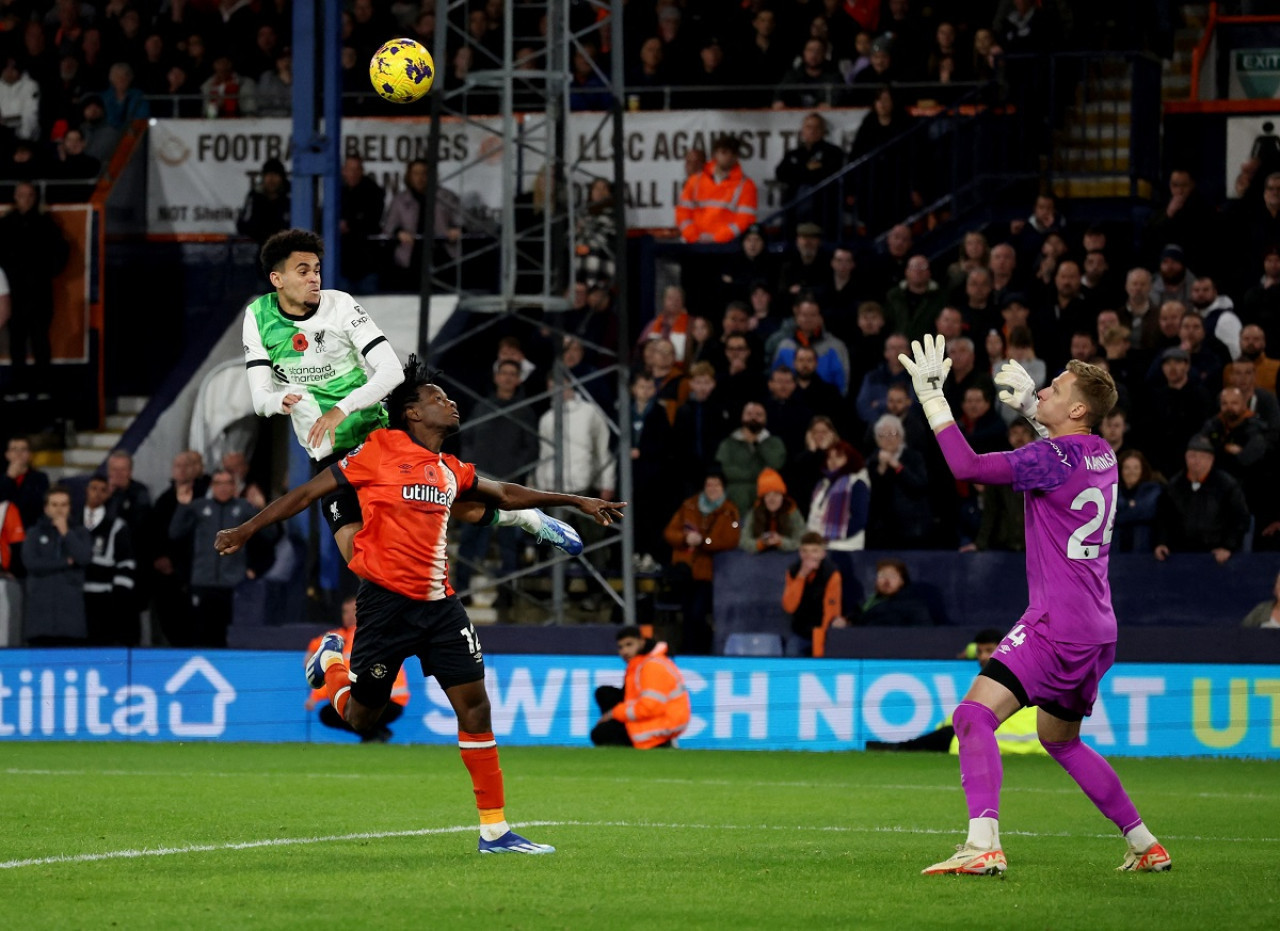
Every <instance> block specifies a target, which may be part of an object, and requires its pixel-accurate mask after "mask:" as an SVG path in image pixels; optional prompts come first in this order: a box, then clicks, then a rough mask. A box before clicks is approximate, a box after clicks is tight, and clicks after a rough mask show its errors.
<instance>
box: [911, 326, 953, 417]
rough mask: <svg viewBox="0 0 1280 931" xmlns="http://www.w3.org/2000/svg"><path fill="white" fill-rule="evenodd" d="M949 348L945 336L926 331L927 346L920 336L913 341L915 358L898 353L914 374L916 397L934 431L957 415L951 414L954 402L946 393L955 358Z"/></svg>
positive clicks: (913, 383)
mask: <svg viewBox="0 0 1280 931" xmlns="http://www.w3.org/2000/svg"><path fill="white" fill-rule="evenodd" d="M946 348H947V341H946V339H945V337H943V336H941V335H938V336H930V335H928V334H927V333H926V334H925V337H924V345H923V346H921V345H920V341H919V340H912V342H911V353H912V355H913V356H914V357H915V358H908V357H907V355H906V354H905V353H899V355H898V361H899V362H901V363H902V367H903V368H905V369H906V370H907V372H908V373H909V374H910V375H911V384H912V386H913V387H914V388H915V389H916V399H917V400H919V402H920V408H921V409H922V410H923V411H924V415H925V417H927V418H928V419H929V426H931V427H932V428H933V429H934V432H937V431H938V430H941V429H942V428H943V427H945V426H946V425H947V424H949V423H954V422H955V417H953V416H952V415H951V405H949V404H948V403H947V399H946V398H945V397H943V396H942V383H943V382H944V381H946V380H947V372H949V371H951V360H950V359H948V358H947V357H946Z"/></svg>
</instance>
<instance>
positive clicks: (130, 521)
mask: <svg viewBox="0 0 1280 931" xmlns="http://www.w3.org/2000/svg"><path fill="white" fill-rule="evenodd" d="M105 471H106V479H107V485H108V487H110V489H111V497H109V498H108V499H107V516H108V517H110V518H116V517H118V518H120V519H121V520H122V521H124V522H125V524H127V525H128V527H129V533H130V534H131V535H132V536H133V539H134V540H135V541H137V540H141V539H142V534H144V533H145V531H146V525H147V519H148V517H149V516H150V514H151V492H149V491H147V486H146V485H144V484H142V482H139V481H136V480H135V479H134V477H133V456H132V455H131V454H130V453H129V451H128V450H126V449H121V448H119V447H117V448H116V449H113V450H112V451H111V454H110V455H108V456H107V465H106V470H105Z"/></svg>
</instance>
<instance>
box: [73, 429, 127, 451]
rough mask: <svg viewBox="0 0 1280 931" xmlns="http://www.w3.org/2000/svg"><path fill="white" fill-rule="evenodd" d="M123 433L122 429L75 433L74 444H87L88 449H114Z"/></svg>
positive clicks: (83, 445) (81, 445) (84, 445)
mask: <svg viewBox="0 0 1280 931" xmlns="http://www.w3.org/2000/svg"><path fill="white" fill-rule="evenodd" d="M123 435H124V434H123V432H122V431H117V430H100V431H90V432H87V433H77V434H76V446H78V447H86V446H87V447H89V448H90V449H107V450H110V449H115V448H116V447H117V446H119V445H120V437H121V436H123Z"/></svg>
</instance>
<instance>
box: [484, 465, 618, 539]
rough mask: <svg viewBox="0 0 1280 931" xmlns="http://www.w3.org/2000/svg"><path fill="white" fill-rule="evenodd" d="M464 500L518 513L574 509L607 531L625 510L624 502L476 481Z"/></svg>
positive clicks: (502, 483) (491, 481) (508, 483)
mask: <svg viewBox="0 0 1280 931" xmlns="http://www.w3.org/2000/svg"><path fill="white" fill-rule="evenodd" d="M466 497H468V498H472V499H474V500H477V501H483V502H485V503H486V504H492V505H493V506H494V507H496V508H498V509H499V510H502V511H519V510H523V509H524V508H552V507H569V508H577V509H578V510H579V511H581V512H582V513H583V514H586V515H587V516H588V517H591V518H592V519H594V520H595V522H596V523H597V524H603V525H605V526H606V527H607V526H608V525H609V524H612V523H613V522H614V521H615V520H620V519H621V518H622V511H623V509H624V508H625V507H626V506H627V502H625V501H605V500H604V499H603V498H584V497H583V496H582V495H563V494H560V493H559V492H555V491H539V490H538V489H536V488H526V487H525V486H524V485H516V484H513V483H511V482H495V481H493V480H491V479H487V478H480V477H479V476H477V477H476V483H475V486H474V487H472V489H471V490H470V491H468V492H467V493H466Z"/></svg>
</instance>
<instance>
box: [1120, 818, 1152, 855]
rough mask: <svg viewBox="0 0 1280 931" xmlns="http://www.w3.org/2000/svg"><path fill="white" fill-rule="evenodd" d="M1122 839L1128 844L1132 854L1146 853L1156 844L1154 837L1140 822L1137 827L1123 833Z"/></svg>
mask: <svg viewBox="0 0 1280 931" xmlns="http://www.w3.org/2000/svg"><path fill="white" fill-rule="evenodd" d="M1124 839H1125V840H1126V841H1128V842H1129V849H1130V850H1132V851H1133V852H1134V853H1146V852H1147V851H1148V850H1149V849H1150V848H1151V845H1152V844H1154V843H1155V842H1156V836H1155V835H1154V834H1152V833H1151V832H1150V831H1149V830H1147V826H1146V825H1145V824H1143V823H1142V822H1141V821H1139V822H1138V826H1137V827H1135V828H1130V829H1129V830H1128V831H1126V832H1125V835H1124Z"/></svg>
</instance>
